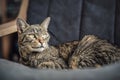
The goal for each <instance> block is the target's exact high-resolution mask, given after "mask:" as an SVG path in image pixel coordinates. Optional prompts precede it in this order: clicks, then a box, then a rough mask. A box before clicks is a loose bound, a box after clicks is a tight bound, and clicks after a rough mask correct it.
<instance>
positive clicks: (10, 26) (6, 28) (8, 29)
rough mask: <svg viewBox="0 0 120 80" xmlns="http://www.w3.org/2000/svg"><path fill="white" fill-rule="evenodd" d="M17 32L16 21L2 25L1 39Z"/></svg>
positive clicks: (0, 29)
mask: <svg viewBox="0 0 120 80" xmlns="http://www.w3.org/2000/svg"><path fill="white" fill-rule="evenodd" d="M16 31H17V27H16V20H13V21H10V22H8V23H4V24H2V25H0V37H2V36H5V35H8V34H11V33H14V32H16Z"/></svg>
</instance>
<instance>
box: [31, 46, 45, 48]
mask: <svg viewBox="0 0 120 80" xmlns="http://www.w3.org/2000/svg"><path fill="white" fill-rule="evenodd" d="M32 48H44V46H37V47H32Z"/></svg>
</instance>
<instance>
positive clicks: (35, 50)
mask: <svg viewBox="0 0 120 80" xmlns="http://www.w3.org/2000/svg"><path fill="white" fill-rule="evenodd" d="M45 49H46V48H44V47H40V48H33V49H32V52H42V51H44V50H45Z"/></svg>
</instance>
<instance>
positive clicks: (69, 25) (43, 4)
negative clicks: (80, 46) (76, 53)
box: [27, 0, 120, 45]
mask: <svg viewBox="0 0 120 80" xmlns="http://www.w3.org/2000/svg"><path fill="white" fill-rule="evenodd" d="M119 3H120V1H119V0H118V1H117V0H34V1H33V0H30V4H29V9H28V19H27V20H28V22H29V23H30V24H36V23H37V24H38V23H41V22H42V21H43V20H44V19H45V18H46V17H47V16H50V17H51V22H50V26H49V32H50V34H51V40H50V44H52V45H56V44H59V43H63V42H67V41H73V40H79V39H81V38H82V37H83V36H84V35H86V34H94V35H97V36H99V37H100V38H102V39H106V40H108V41H109V42H111V43H116V44H117V45H119V44H120V35H119V30H120V29H119V27H118V26H119V19H120V18H118V17H116V16H119V14H120V13H119V12H118V9H119V8H116V6H117V5H119ZM118 7H119V6H118ZM118 40H119V41H118Z"/></svg>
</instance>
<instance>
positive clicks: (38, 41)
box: [17, 18, 120, 69]
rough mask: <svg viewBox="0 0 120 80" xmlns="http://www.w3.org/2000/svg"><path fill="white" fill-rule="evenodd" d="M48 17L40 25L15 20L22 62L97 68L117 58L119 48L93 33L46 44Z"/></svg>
mask: <svg viewBox="0 0 120 80" xmlns="http://www.w3.org/2000/svg"><path fill="white" fill-rule="evenodd" d="M49 21H50V18H47V19H46V20H45V21H44V22H43V23H42V24H41V25H31V26H30V25H28V24H27V23H26V22H25V21H23V20H21V19H18V21H17V25H18V44H19V52H20V54H21V55H20V56H21V59H20V61H21V63H22V64H25V65H28V66H30V67H36V68H41V69H43V68H52V69H77V68H79V69H81V68H86V67H99V66H102V65H105V64H110V63H114V62H116V61H118V60H120V50H119V49H117V48H116V47H114V46H112V45H111V44H109V43H108V42H107V41H105V40H101V39H98V38H97V37H95V36H93V35H87V36H85V37H84V38H83V39H82V40H81V41H72V42H67V43H63V44H60V45H57V46H49V45H48V42H49V38H50V36H49V34H48V31H47V27H48V24H49Z"/></svg>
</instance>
